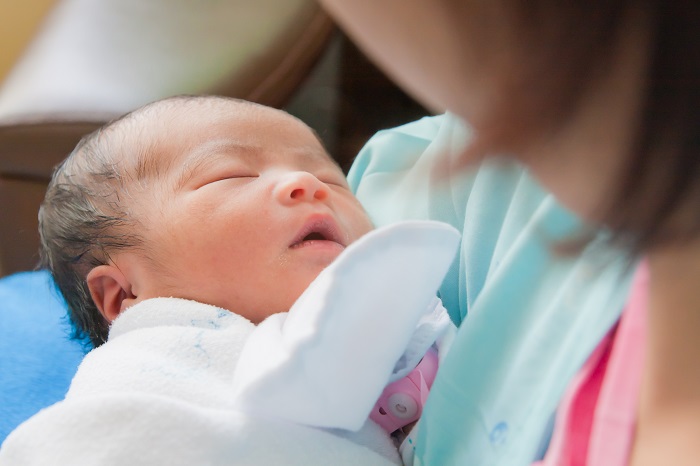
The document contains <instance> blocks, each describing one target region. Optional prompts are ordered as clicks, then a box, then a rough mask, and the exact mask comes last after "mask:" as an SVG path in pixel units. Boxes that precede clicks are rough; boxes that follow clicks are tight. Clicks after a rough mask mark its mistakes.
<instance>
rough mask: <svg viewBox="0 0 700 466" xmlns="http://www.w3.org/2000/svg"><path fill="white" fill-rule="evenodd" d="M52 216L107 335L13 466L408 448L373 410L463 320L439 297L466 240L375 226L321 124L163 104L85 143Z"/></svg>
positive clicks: (46, 236) (228, 105) (19, 438)
mask: <svg viewBox="0 0 700 466" xmlns="http://www.w3.org/2000/svg"><path fill="white" fill-rule="evenodd" d="M39 220H40V234H41V240H42V255H43V260H44V263H45V264H46V266H48V268H49V269H50V270H51V272H52V274H53V276H54V278H55V280H56V283H57V285H58V287H59V289H60V290H61V293H62V294H63V296H64V297H65V299H66V302H67V303H68V306H69V309H70V316H71V320H72V321H73V322H74V324H75V326H76V329H77V331H78V332H79V333H82V334H84V335H87V336H88V337H89V338H90V340H91V341H92V342H93V344H94V345H95V346H96V349H95V350H93V351H91V352H90V353H89V354H88V356H87V357H86V358H85V360H84V361H83V363H82V364H81V366H80V368H79V370H78V373H77V374H76V376H75V378H74V379H73V382H72V384H71V388H70V390H69V392H68V394H67V395H66V399H65V400H64V401H62V402H60V403H58V404H56V405H54V406H52V407H50V408H48V409H46V410H44V411H42V412H40V413H39V414H38V415H36V416H35V417H33V418H32V419H30V420H29V421H27V422H26V423H24V424H23V425H21V426H20V427H19V428H18V429H17V430H16V431H15V432H13V433H12V434H11V435H10V436H9V437H8V439H7V441H6V442H5V443H4V444H3V447H2V449H1V450H0V464H3V465H4V464H48V463H50V464H156V463H158V464H160V463H164V464H183V465H184V464H212V465H214V464H216V465H218V464H233V463H235V464H276V463H282V462H285V463H287V464H363V465H370V464H378V465H379V464H397V463H400V458H399V455H398V452H397V449H396V447H395V443H394V441H393V440H392V438H391V437H390V436H389V432H387V429H382V428H380V427H379V425H378V424H377V423H375V422H373V421H370V420H369V419H368V418H369V416H370V414H372V415H373V419H375V418H377V416H379V417H381V415H386V414H387V413H386V410H385V409H384V408H383V407H380V408H379V411H380V412H381V415H378V414H377V412H375V411H373V409H374V408H376V406H375V404H376V403H377V400H378V399H379V398H380V395H382V391H383V390H384V389H385V386H386V385H387V383H388V382H390V381H397V380H408V379H406V378H405V377H406V376H407V375H408V374H414V375H415V373H416V370H417V367H421V366H419V364H420V362H421V359H422V358H423V355H425V354H426V352H428V351H429V349H430V348H431V346H432V345H433V343H434V342H435V341H436V339H437V338H438V337H439V336H440V335H441V334H442V333H443V332H444V331H445V329H446V328H447V326H448V325H450V324H449V319H448V318H447V316H446V314H445V312H444V309H443V308H442V306H441V305H440V303H439V300H438V299H437V298H436V297H435V293H436V290H437V289H438V287H439V285H440V282H441V280H442V277H443V276H444V274H445V273H446V271H447V268H448V267H449V265H450V264H451V262H452V259H453V256H454V253H455V251H456V247H457V244H458V242H459V238H458V235H457V233H456V232H455V231H454V230H453V229H452V228H451V227H448V226H446V225H442V224H438V223H436V222H406V223H404V224H397V225H395V226H391V227H387V228H384V229H379V230H373V227H372V223H371V221H370V219H369V218H368V217H367V215H366V214H365V211H364V209H363V208H362V206H361V205H360V204H359V202H358V201H357V200H356V199H355V197H354V195H353V194H352V192H351V191H350V189H349V187H348V185H347V183H346V180H345V177H344V175H343V173H342V171H341V170H340V168H339V167H338V166H337V164H336V163H335V162H334V161H333V160H332V159H331V157H330V156H329V155H328V154H327V153H326V151H325V150H324V148H323V146H322V144H321V142H320V140H319V139H318V137H317V136H316V134H315V133H314V132H313V131H312V130H311V129H310V128H308V127H307V126H306V125H304V124H303V123H302V122H300V121H299V120H297V119H296V118H294V117H292V116H290V115H288V114H286V113H285V112H283V111H280V110H276V109H272V108H268V107H264V106H261V105H257V104H253V103H250V102H245V101H239V100H233V99H226V98H221V97H174V98H170V99H166V100H163V101H159V102H155V103H153V104H149V105H147V106H145V107H142V108H140V109H138V110H136V111H134V112H132V113H130V114H127V115H126V116H124V117H122V118H120V119H118V120H116V121H114V122H112V123H110V124H108V125H107V126H105V127H104V128H102V129H100V130H98V131H96V132H95V133H93V134H91V135H89V136H87V137H86V138H84V139H83V141H81V143H80V144H79V145H78V146H77V147H76V149H75V150H74V151H73V153H72V154H71V155H70V156H69V157H68V159H67V160H66V161H65V162H64V163H62V164H61V165H60V166H59V167H58V168H57V169H56V171H55V173H54V176H53V179H52V181H51V183H50V185H49V188H48V191H47V194H46V198H45V200H44V203H43V204H42V207H41V211H40V214H39ZM419 372H420V371H419ZM432 375H434V374H432ZM418 376H419V377H418V379H415V377H414V379H411V380H423V379H422V378H421V377H424V376H425V374H422V373H419V374H418ZM426 377H428V376H426ZM416 385H420V382H417V383H416ZM420 388H421V387H420V386H419V387H418V391H420ZM423 388H425V387H423ZM400 395H401V396H403V398H401V396H399V398H395V399H401V400H403V399H405V398H406V396H405V394H400ZM425 395H427V393H423V394H422V396H423V397H424V396H425ZM408 401H410V400H408ZM409 405H410V403H409ZM409 405H406V404H405V403H404V404H403V405H397V406H399V408H400V411H399V412H398V413H394V414H397V415H398V416H399V417H401V413H402V412H403V411H401V410H403V409H406V407H407V406H408V408H410V409H413V411H414V413H415V406H409ZM407 419H408V417H407ZM375 420H377V419H375ZM379 424H382V422H381V419H379ZM389 424H390V423H389Z"/></svg>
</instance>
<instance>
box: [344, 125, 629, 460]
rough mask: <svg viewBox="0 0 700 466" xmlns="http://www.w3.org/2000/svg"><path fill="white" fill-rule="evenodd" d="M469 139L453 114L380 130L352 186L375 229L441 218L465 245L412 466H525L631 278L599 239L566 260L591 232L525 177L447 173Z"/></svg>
mask: <svg viewBox="0 0 700 466" xmlns="http://www.w3.org/2000/svg"><path fill="white" fill-rule="evenodd" d="M469 137H470V133H469V129H468V128H466V127H465V126H464V125H462V124H461V122H459V121H458V120H457V119H456V118H454V117H452V116H450V115H443V116H438V117H432V118H425V119H423V120H420V121H418V122H415V123H411V124H408V125H405V126H403V127H399V128H396V129H392V130H387V131H383V132H380V133H378V134H377V135H376V136H375V137H373V138H372V139H371V140H370V141H369V142H368V144H367V145H366V146H365V148H364V149H363V150H362V151H361V152H360V154H359V155H358V157H357V159H356V161H355V163H354V165H353V167H352V169H351V171H350V174H349V180H350V183H351V186H352V188H353V189H354V190H355V192H356V194H357V196H358V198H359V199H360V201H361V202H362V203H363V205H364V206H365V208H366V209H367V211H368V213H369V215H370V217H371V218H372V220H373V221H374V222H375V224H376V225H378V226H379V225H384V224H387V223H392V222H394V221H397V220H401V219H434V220H442V221H445V222H447V223H450V224H451V225H453V226H454V227H456V228H457V229H458V230H460V231H462V234H463V238H462V245H461V251H460V255H459V257H458V259H457V260H456V261H455V263H454V264H453V266H452V268H451V270H450V272H449V273H448V276H447V278H446V279H445V281H444V283H443V285H442V287H441V288H440V297H441V298H442V301H443V303H444V305H445V307H446V308H447V310H448V312H449V314H450V317H451V318H452V319H453V321H454V322H455V324H457V325H459V329H458V332H457V335H456V337H455V340H454V343H453V344H452V346H451V349H450V350H449V353H448V354H447V357H446V358H445V360H444V361H443V362H442V364H441V367H440V370H439V372H438V376H437V378H436V381H435V384H434V385H433V388H432V390H431V394H430V397H429V399H428V402H427V404H426V406H425V411H424V413H423V416H422V418H421V421H420V424H419V431H418V435H417V442H416V445H415V449H416V450H415V451H416V463H415V464H426V465H442V464H474V465H528V464H530V463H531V461H532V460H533V459H535V458H536V457H537V456H538V450H539V449H540V448H541V444H542V439H543V437H545V436H546V433H547V430H548V424H549V421H550V419H551V417H552V415H553V413H554V412H555V410H556V406H557V404H558V403H559V400H560V398H561V396H562V394H563V392H564V390H565V388H566V386H567V384H568V382H569V381H570V380H571V378H572V377H573V375H574V374H575V373H576V371H577V370H578V369H579V368H580V366H581V365H582V364H583V362H584V361H585V359H586V358H587V356H588V355H589V354H590V352H591V351H592V350H593V348H595V346H596V345H597V343H598V342H599V341H600V339H601V338H602V337H603V336H604V335H605V333H606V332H607V331H608V330H609V329H610V327H611V326H612V325H613V324H614V323H615V322H616V321H617V319H618V317H619V314H620V312H621V310H622V307H623V305H624V301H625V299H626V296H627V290H628V287H629V279H630V277H629V275H630V273H629V269H628V268H627V264H626V262H625V260H624V257H623V255H622V254H620V253H619V252H617V251H613V250H611V249H609V248H608V247H607V246H605V243H604V241H602V240H603V239H604V237H603V235H604V233H602V232H599V233H598V234H597V236H598V237H597V239H596V240H594V241H593V242H592V243H591V244H589V245H588V246H587V247H586V249H585V250H584V251H583V252H582V253H581V254H580V255H575V256H568V257H567V256H563V255H562V254H560V253H557V252H556V250H555V247H554V246H555V245H556V244H558V243H559V244H560V243H561V242H562V241H564V240H567V239H572V238H573V237H574V235H576V234H580V233H581V232H582V231H584V228H585V225H583V223H582V222H581V221H580V220H579V219H577V218H576V217H575V216H574V215H573V214H571V213H570V212H568V211H567V210H566V209H564V208H563V207H561V206H560V205H559V204H557V202H556V201H555V200H554V199H553V197H552V196H551V195H549V194H548V193H546V192H545V191H544V190H543V189H542V188H541V187H540V186H539V185H538V184H537V182H536V181H535V180H534V179H533V178H532V177H531V176H530V175H529V174H528V173H527V172H526V171H525V170H524V169H523V168H522V167H521V166H518V165H516V164H515V163H513V162H509V161H507V160H506V159H493V160H490V161H488V162H484V163H483V164H482V165H481V166H480V167H477V168H474V169H473V170H472V171H464V170H455V171H450V169H449V167H450V165H451V164H453V163H454V162H455V159H456V158H457V157H458V156H459V154H460V153H461V150H462V149H463V148H464V147H465V144H466V143H467V142H468V140H469Z"/></svg>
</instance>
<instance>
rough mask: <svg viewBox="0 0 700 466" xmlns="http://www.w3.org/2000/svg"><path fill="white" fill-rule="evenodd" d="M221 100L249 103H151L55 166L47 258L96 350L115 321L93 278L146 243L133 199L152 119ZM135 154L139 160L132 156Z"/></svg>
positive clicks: (79, 328) (46, 222)
mask: <svg viewBox="0 0 700 466" xmlns="http://www.w3.org/2000/svg"><path fill="white" fill-rule="evenodd" d="M221 101H236V102H244V101H238V100H236V99H227V98H224V97H216V96H199V97H192V96H177V97H171V98H168V99H164V100H161V101H158V102H154V103H152V104H148V105H146V106H144V107H141V108H139V109H137V110H135V111H133V112H131V113H128V114H126V115H124V116H123V117H121V118H118V119H116V120H114V121H112V122H110V123H108V124H106V125H105V126H103V127H102V128H100V129H98V130H96V131H95V132H93V133H91V134H89V135H87V136H85V137H84V138H83V139H82V140H81V141H80V142H79V143H78V145H77V146H76V148H75V149H74V150H73V152H72V153H71V154H70V155H69V156H68V158H66V160H65V161H63V162H62V163H61V164H60V165H58V166H57V167H56V168H55V170H54V173H53V176H52V179H51V182H50V183H49V186H48V189H47V191H46V195H45V197H44V201H43V202H42V204H41V208H40V209H39V235H40V238H41V251H40V254H41V262H42V266H43V267H45V268H48V269H49V270H50V271H51V274H52V275H53V278H54V280H55V282H56V285H57V286H58V289H59V290H60V292H61V294H62V295H63V297H64V298H65V300H66V303H67V304H68V308H69V317H70V320H71V322H72V324H73V327H74V336H75V337H77V338H85V337H88V338H89V339H90V341H91V342H92V343H93V345H95V346H99V345H101V344H102V343H104V342H105V341H106V340H107V335H108V331H109V323H108V322H107V320H106V319H105V318H104V317H103V316H102V314H101V313H100V312H99V310H98V308H97V306H96V305H95V303H94V302H93V299H92V296H91V294H90V290H89V288H88V285H87V281H86V277H87V275H88V273H89V272H90V270H92V269H93V268H94V267H97V266H99V265H102V264H107V263H108V262H109V258H110V254H114V253H115V252H118V251H121V250H125V249H130V250H133V249H136V248H139V247H140V246H141V245H142V243H143V238H142V237H141V236H140V235H139V232H140V231H143V225H142V224H140V223H139V219H138V217H137V216H135V215H134V214H133V212H132V211H131V210H130V209H129V207H128V205H127V204H128V203H126V202H125V200H126V199H127V198H129V197H130V196H131V194H132V193H133V192H134V190H137V189H139V183H138V182H139V181H140V178H142V173H143V172H144V164H145V163H147V161H148V157H147V155H148V153H149V152H150V151H151V150H153V145H154V144H156V143H157V141H156V140H154V138H153V137H150V136H149V135H148V134H143V133H144V132H143V131H141V123H142V122H143V121H144V118H147V119H151V118H153V117H157V118H162V115H163V114H164V113H163V112H167V111H168V109H169V108H170V109H174V108H176V107H177V108H180V107H181V106H182V105H183V104H185V105H211V106H212V107H216V104H217V103H221ZM245 103H247V104H251V103H249V102H245ZM251 105H252V104H251ZM134 151H136V152H138V153H137V154H133V152H134ZM129 153H132V154H133V155H136V157H125V156H126V155H128V154H129ZM127 159H128V160H132V162H130V164H131V165H127V163H126V162H124V160H127ZM133 160H136V162H135V163H134V162H133ZM134 181H135V183H134ZM144 252H145V251H144Z"/></svg>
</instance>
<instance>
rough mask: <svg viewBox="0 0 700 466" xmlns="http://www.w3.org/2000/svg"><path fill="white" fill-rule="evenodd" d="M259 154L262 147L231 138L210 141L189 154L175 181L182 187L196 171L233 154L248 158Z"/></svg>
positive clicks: (178, 186) (179, 187)
mask: <svg viewBox="0 0 700 466" xmlns="http://www.w3.org/2000/svg"><path fill="white" fill-rule="evenodd" d="M259 154H260V148H259V147H256V146H253V145H250V144H245V143H240V142H238V141H229V140H226V141H209V142H207V143H205V144H202V145H200V146H198V147H196V148H195V149H194V150H193V151H192V152H190V153H189V154H188V155H187V157H186V159H185V161H184V164H183V167H182V170H181V171H180V174H179V176H178V178H177V181H176V183H175V188H176V189H178V190H179V189H182V188H183V187H184V186H185V185H186V184H187V183H188V182H189V181H190V180H191V179H192V177H193V176H194V175H195V174H196V173H198V172H199V171H201V170H203V169H204V168H206V167H208V166H209V165H212V164H214V163H215V162H219V161H221V160H225V159H230V158H231V157H232V156H243V157H245V158H248V157H251V156H256V155H259Z"/></svg>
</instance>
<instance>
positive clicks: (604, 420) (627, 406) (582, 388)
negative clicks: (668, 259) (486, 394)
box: [537, 265, 649, 466]
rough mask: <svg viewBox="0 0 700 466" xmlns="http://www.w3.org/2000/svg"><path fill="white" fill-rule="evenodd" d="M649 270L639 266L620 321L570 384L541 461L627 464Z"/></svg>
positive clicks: (568, 465) (562, 465) (578, 465)
mask: <svg viewBox="0 0 700 466" xmlns="http://www.w3.org/2000/svg"><path fill="white" fill-rule="evenodd" d="M648 284H649V275H648V270H647V268H646V266H645V265H642V266H640V267H639V269H638V270H637V273H636V275H635V278H634V282H633V284H632V290H631V294H630V299H629V301H628V303H627V307H626V308H625V310H624V312H623V315H622V317H621V318H620V322H619V323H618V325H617V326H616V327H615V328H613V329H612V330H611V331H610V333H609V334H608V335H607V336H606V337H605V338H604V339H603V340H602V341H601V342H600V344H599V345H598V347H597V348H596V349H595V351H594V352H593V354H591V356H590V357H589V359H588V361H586V363H585V364H584V366H583V367H582V368H581V370H580V371H579V373H578V374H577V375H576V377H575V378H574V379H573V380H572V382H571V384H570V385H569V389H568V390H567V392H566V394H565V396H564V398H563V400H562V404H561V406H560V408H559V412H558V414H557V419H556V425H555V428H554V434H553V436H552V442H551V444H550V447H549V450H548V451H547V455H546V456H545V459H544V460H543V461H542V462H539V463H537V464H538V465H540V466H585V465H595V466H625V465H627V464H628V462H629V452H630V448H631V446H632V441H633V440H634V430H635V419H636V410H637V400H638V396H639V388H640V384H641V379H642V369H643V366H644V342H645V340H646V311H647V309H646V306H647V291H648Z"/></svg>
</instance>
